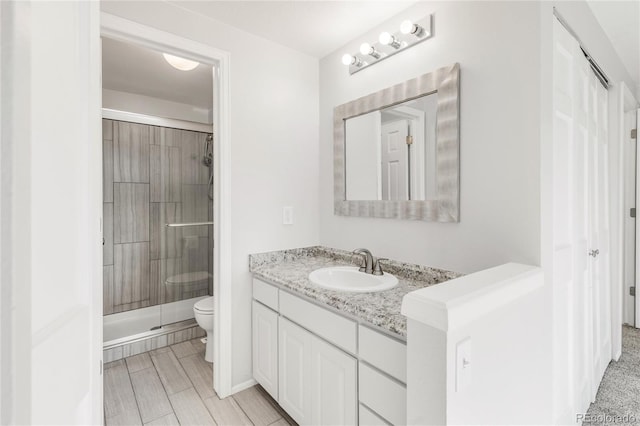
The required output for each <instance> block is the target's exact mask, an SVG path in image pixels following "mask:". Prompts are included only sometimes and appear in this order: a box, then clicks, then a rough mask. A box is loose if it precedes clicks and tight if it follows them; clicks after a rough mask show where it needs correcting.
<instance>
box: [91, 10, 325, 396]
mask: <svg viewBox="0 0 640 426" xmlns="http://www.w3.org/2000/svg"><path fill="white" fill-rule="evenodd" d="M102 10H103V11H105V12H107V13H111V14H114V15H117V16H120V17H122V18H126V19H129V20H132V21H136V22H139V23H141V24H144V25H148V26H151V27H155V28H158V29H160V30H163V31H167V32H171V33H174V34H177V35H179V36H181V37H185V38H189V39H192V40H196V41H198V42H201V43H205V44H208V45H210V46H213V47H216V48H219V49H223V50H226V51H228V52H230V55H231V60H230V63H231V69H230V79H231V87H230V110H229V127H230V128H229V134H230V141H231V149H230V151H231V153H230V157H231V158H230V164H229V165H228V166H229V167H230V170H231V177H230V193H231V235H230V238H231V241H232V247H231V249H232V259H233V265H232V274H233V282H232V283H231V285H232V286H233V300H231V301H230V303H231V305H232V311H233V318H232V321H233V337H232V339H233V348H232V350H233V372H232V375H233V384H234V385H235V386H238V385H241V384H242V383H246V382H247V381H249V380H251V379H252V371H251V276H250V273H249V269H248V254H249V253H255V252H261V251H270V250H279V249H284V248H291V247H302V246H309V245H313V244H317V243H318V242H319V237H318V210H319V209H318V197H317V193H318V166H319V164H318V162H317V158H318V96H319V95H318V60H317V59H314V58H312V57H309V56H307V55H304V54H301V53H298V52H295V51H293V50H291V49H289V48H286V47H283V46H280V45H278V44H275V43H273V42H270V41H267V40H265V39H262V38H259V37H256V36H253V35H251V34H248V33H246V32H243V31H241V30H238V29H236V28H233V27H231V26H228V25H225V24H222V23H219V22H217V21H215V20H211V19H208V18H206V17H203V16H201V15H198V14H195V13H191V12H188V11H185V10H183V9H182V8H180V7H179V6H175V5H172V4H169V3H166V2H155V1H149V2H146V1H145V2H111V1H107V2H102ZM283 206H293V208H294V225H293V226H283V225H282V207H283Z"/></svg>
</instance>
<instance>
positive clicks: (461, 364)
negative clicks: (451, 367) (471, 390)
mask: <svg viewBox="0 0 640 426" xmlns="http://www.w3.org/2000/svg"><path fill="white" fill-rule="evenodd" d="M472 365H473V364H472V362H471V338H470V337H467V338H466V339H464V340H461V341H460V342H458V344H457V345H456V392H462V391H463V390H465V389H466V388H468V387H469V386H471V367H472Z"/></svg>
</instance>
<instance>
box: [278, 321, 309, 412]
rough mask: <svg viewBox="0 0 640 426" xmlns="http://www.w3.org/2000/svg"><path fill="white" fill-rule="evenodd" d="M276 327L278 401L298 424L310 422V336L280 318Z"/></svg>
mask: <svg viewBox="0 0 640 426" xmlns="http://www.w3.org/2000/svg"><path fill="white" fill-rule="evenodd" d="M279 330H280V335H279V339H280V342H279V343H280V344H279V349H280V351H279V352H280V353H279V365H278V367H279V379H280V380H279V391H278V396H279V398H278V403H279V404H280V406H281V407H282V408H284V410H285V411H286V412H287V413H288V414H289V415H290V416H291V417H292V418H293V419H294V420H295V421H296V422H297V423H298V424H301V425H304V424H310V423H311V389H312V384H311V382H312V380H313V379H312V374H311V350H312V341H313V336H312V334H311V333H309V332H308V331H306V330H304V329H303V328H301V327H299V326H297V325H295V324H294V323H292V322H290V321H288V320H286V319H285V318H282V317H281V318H280V322H279Z"/></svg>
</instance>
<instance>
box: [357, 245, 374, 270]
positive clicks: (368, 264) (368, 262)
mask: <svg viewBox="0 0 640 426" xmlns="http://www.w3.org/2000/svg"><path fill="white" fill-rule="evenodd" d="M353 253H354V254H361V255H363V256H364V264H363V265H362V266H360V272H364V273H365V274H372V273H373V256H372V255H371V252H370V251H369V250H367V249H366V248H359V249H355V250H354V251H353Z"/></svg>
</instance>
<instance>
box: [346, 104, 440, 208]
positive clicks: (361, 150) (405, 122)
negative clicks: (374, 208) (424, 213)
mask: <svg viewBox="0 0 640 426" xmlns="http://www.w3.org/2000/svg"><path fill="white" fill-rule="evenodd" d="M437 106H438V96H437V94H436V93H432V94H430V95H427V96H422V97H420V98H417V99H412V100H410V101H407V102H403V103H401V104H398V105H392V106H390V107H387V108H383V109H380V110H376V111H372V112H369V113H367V114H363V115H360V116H356V117H351V118H349V119H347V120H346V121H345V189H346V191H345V192H346V199H347V200H385V201H405V200H429V199H436V198H437V194H436V143H437V141H436V122H437ZM407 137H410V139H407Z"/></svg>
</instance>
